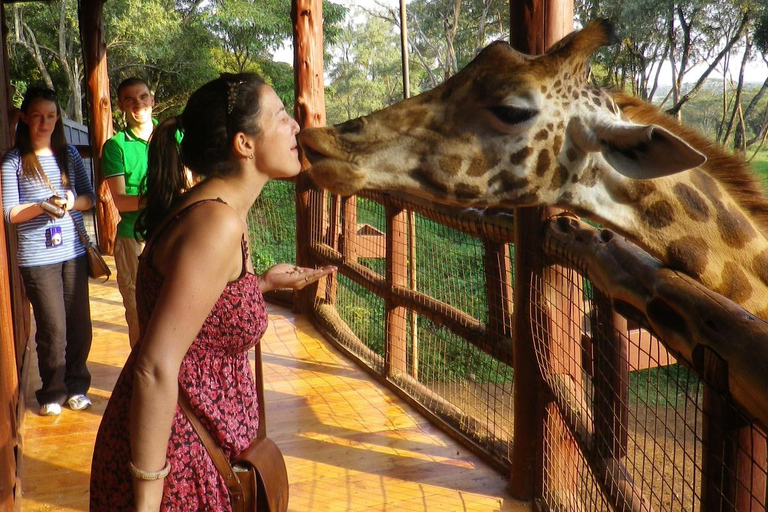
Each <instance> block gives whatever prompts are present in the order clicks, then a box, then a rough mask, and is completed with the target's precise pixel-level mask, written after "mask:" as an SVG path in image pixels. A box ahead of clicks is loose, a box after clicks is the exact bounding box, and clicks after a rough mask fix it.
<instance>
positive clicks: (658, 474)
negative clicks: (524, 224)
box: [531, 265, 766, 512]
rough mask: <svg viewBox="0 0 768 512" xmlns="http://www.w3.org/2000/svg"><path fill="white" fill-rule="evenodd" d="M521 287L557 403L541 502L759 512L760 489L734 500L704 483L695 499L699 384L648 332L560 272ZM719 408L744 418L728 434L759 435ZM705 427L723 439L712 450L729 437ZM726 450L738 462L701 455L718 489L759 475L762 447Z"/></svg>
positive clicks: (576, 277) (702, 417)
mask: <svg viewBox="0 0 768 512" xmlns="http://www.w3.org/2000/svg"><path fill="white" fill-rule="evenodd" d="M531 294H532V295H531V302H532V304H533V305H534V310H533V311H534V312H533V315H532V321H533V332H534V343H535V346H536V347H535V348H536V353H537V358H538V362H539V366H540V369H541V371H542V374H543V376H544V379H545V381H546V382H547V384H548V385H549V386H550V388H551V389H552V392H553V394H554V396H555V404H556V406H557V412H556V413H555V412H554V410H549V412H548V418H547V428H546V437H545V447H546V448H545V465H544V473H545V476H544V479H545V488H544V490H543V500H544V502H545V505H546V507H547V509H549V510H611V509H615V510H651V509H652V510H664V511H695V510H706V511H707V512H708V511H709V510H750V511H751V510H765V507H764V505H763V504H764V503H765V495H764V493H765V487H764V486H763V487H761V486H760V485H758V486H757V493H759V494H761V495H760V496H754V495H753V496H751V497H750V496H748V497H747V499H743V498H742V499H741V503H732V502H730V501H729V497H728V496H727V495H725V494H722V495H719V496H714V497H712V496H713V495H714V494H716V493H713V492H712V491H711V490H710V491H709V493H710V496H711V497H710V498H709V501H708V502H707V505H706V506H703V505H702V502H703V496H702V492H703V491H702V489H703V487H702V479H703V478H704V466H705V464H704V453H703V451H704V449H705V441H704V434H703V422H705V421H706V420H707V419H708V415H707V414H705V411H704V407H703V387H704V384H703V383H702V381H701V380H700V379H699V377H697V375H696V373H695V372H694V371H693V370H691V369H690V368H689V367H688V366H687V365H686V364H684V363H683V362H681V361H679V360H678V358H677V357H676V355H675V354H668V353H667V352H666V351H665V350H664V349H663V346H662V345H661V343H660V342H659V340H658V339H656V338H655V337H654V336H653V335H652V334H651V333H649V332H648V331H644V330H641V329H640V328H639V326H638V325H636V324H633V323H632V322H631V321H630V322H629V325H628V326H627V325H626V324H625V322H626V319H624V318H622V317H619V316H618V315H616V314H615V312H614V311H612V310H611V309H610V304H609V302H608V301H607V299H606V298H605V297H603V296H602V294H601V293H600V292H599V291H597V290H594V289H593V286H592V283H590V282H589V281H588V280H586V279H583V278H582V276H581V274H580V273H578V272H576V271H574V270H572V269H566V268H563V267H559V266H554V265H553V266H549V267H547V268H546V269H545V270H544V272H543V273H542V274H541V275H540V276H538V277H537V278H535V279H534V282H533V286H532V292H531ZM627 327H629V328H627ZM720 398H721V399H722V400H724V401H726V402H727V401H728V397H727V396H722V397H720ZM729 404H730V405H729V407H730V408H731V409H730V410H731V414H732V415H733V417H734V418H738V419H737V420H735V421H740V422H743V424H744V425H746V429H745V430H746V432H747V433H746V434H744V432H742V433H741V434H740V435H747V436H753V437H755V438H756V439H757V443H758V444H759V443H760V442H763V443H764V442H765V434H764V433H762V431H760V430H759V429H757V428H756V427H753V426H749V425H750V423H749V421H748V419H747V418H745V417H744V416H743V415H742V414H741V413H740V412H739V411H738V409H736V408H735V407H734V406H733V404H732V403H730V402H729ZM553 417H556V418H557V419H555V420H553ZM559 418H562V419H563V420H564V421H563V420H560V419H559ZM553 425H554V427H553ZM565 425H567V428H566V427H565ZM710 425H711V424H710ZM710 430H718V427H717V425H714V426H710ZM714 434H715V438H716V437H718V436H719V437H723V438H725V439H726V443H724V446H727V443H728V442H733V435H734V434H733V432H730V431H729V432H725V431H720V432H714ZM709 439H710V440H711V439H713V437H709ZM729 440H730V441H729ZM711 442H714V441H711ZM736 452H737V453H735V454H732V455H731V458H732V459H741V460H742V466H736V465H733V466H729V465H723V466H721V467H713V465H712V463H711V462H710V471H713V472H715V471H717V472H721V473H722V477H721V483H720V486H721V487H726V486H727V485H736V486H742V487H744V486H745V485H746V484H745V483H744V482H749V481H751V480H754V479H757V480H759V481H761V482H764V480H765V476H766V474H765V467H766V460H765V453H764V452H756V453H758V454H757V455H756V459H755V458H754V457H753V455H752V454H751V453H747V451H745V450H744V449H743V448H737V449H736ZM730 453H731V452H730V451H728V449H724V452H723V454H722V456H721V457H720V460H722V461H728V459H729V454H730ZM736 467H746V468H747V469H746V470H745V469H741V470H736V469H735V468H736ZM734 472H740V473H741V474H735V473H734ZM552 486H553V487H552ZM550 487H551V488H550ZM760 489H762V492H761V491H760ZM747 494H748V493H747ZM606 507H608V508H606Z"/></svg>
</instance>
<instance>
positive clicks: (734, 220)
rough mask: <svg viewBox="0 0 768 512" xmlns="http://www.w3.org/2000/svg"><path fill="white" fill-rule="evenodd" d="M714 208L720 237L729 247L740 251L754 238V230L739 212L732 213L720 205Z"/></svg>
mask: <svg viewBox="0 0 768 512" xmlns="http://www.w3.org/2000/svg"><path fill="white" fill-rule="evenodd" d="M715 208H716V210H717V229H718V231H719V232H720V237H721V238H722V239H723V241H724V242H725V243H726V244H727V245H728V246H729V247H733V248H735V249H740V248H742V247H744V246H745V245H746V244H747V242H749V241H750V240H752V239H753V238H754V237H755V235H756V233H755V230H754V228H753V227H752V226H751V225H750V224H749V221H748V220H747V219H746V217H744V215H742V214H741V213H740V212H736V213H732V212H730V211H728V210H727V209H726V208H725V207H724V206H722V203H720V204H718V205H717V206H716V207H715Z"/></svg>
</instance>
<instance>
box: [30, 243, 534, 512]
mask: <svg viewBox="0 0 768 512" xmlns="http://www.w3.org/2000/svg"><path fill="white" fill-rule="evenodd" d="M108 259H109V263H110V264H112V260H111V258H108ZM91 314H92V316H93V329H94V338H93V348H92V350H91V355H90V359H89V361H90V364H89V366H90V369H91V372H92V374H93V382H92V388H91V391H90V396H91V398H92V399H93V402H94V406H93V407H92V408H91V409H89V410H86V411H84V412H74V411H71V410H69V409H66V408H65V409H64V411H63V412H62V414H61V415H60V416H58V417H41V416H39V415H38V414H37V410H38V407H37V403H36V401H35V398H34V390H35V389H37V387H38V386H39V377H38V376H37V366H36V365H37V362H36V358H35V356H34V342H31V344H30V348H29V349H28V350H29V351H30V352H29V354H30V357H29V358H28V360H29V361H30V368H28V369H27V371H26V372H25V375H28V377H26V378H24V379H23V382H22V386H23V389H22V392H23V394H24V399H25V401H26V404H27V406H28V408H27V411H26V412H25V414H24V418H23V423H22V433H21V436H22V449H23V460H22V461H21V482H22V492H23V498H22V502H21V510H22V511H23V512H27V511H43V510H45V511H49V510H56V511H85V510H88V479H89V474H90V462H91V455H92V450H93V440H94V437H95V435H96V431H97V429H98V425H99V421H100V420H101V415H102V413H103V412H104V408H105V407H106V404H107V400H108V399H109V395H110V392H111V390H112V386H113V385H114V382H115V381H116V379H117V376H118V374H119V373H120V368H121V366H122V364H123V363H124V361H125V359H126V358H127V357H128V352H129V350H128V348H129V347H128V337H127V328H126V327H125V321H124V318H123V310H122V302H121V298H120V294H119V292H118V289H117V283H116V282H115V279H114V278H112V279H110V281H109V282H107V283H105V284H100V283H95V282H93V281H92V282H91ZM269 316H270V325H269V329H268V331H267V334H266V335H265V336H264V339H263V341H262V343H263V349H262V350H263V359H264V383H265V394H266V407H267V409H266V412H267V427H268V434H269V436H270V437H271V438H272V439H274V440H275V442H276V443H277V444H278V445H279V446H280V448H281V450H282V451H283V453H284V455H285V458H286V464H287V466H288V478H289V481H290V484H291V497H290V507H289V509H290V510H291V511H297V512H298V511H302V512H303V511H323V512H330V511H350V512H351V511H371V512H373V511H434V512H451V511H478V512H481V511H482V512H491V511H505V512H506V511H510V512H512V511H524V510H529V507H527V506H525V505H522V504H520V503H518V502H515V501H513V500H511V499H510V498H509V497H508V495H507V492H506V487H507V477H505V476H504V475H500V474H499V473H497V472H496V471H494V470H493V469H492V468H490V467H489V466H487V465H486V464H484V463H483V462H482V461H481V460H480V459H479V458H478V457H476V456H475V455H474V454H472V453H471V452H469V451H468V450H467V449H465V448H464V447H463V446H462V445H460V444H458V443H457V442H456V441H454V440H453V439H452V438H451V437H450V436H448V435H447V434H445V433H444V432H442V431H441V430H439V429H438V428H437V427H434V426H433V425H432V424H430V423H429V422H428V421H427V420H426V419H424V418H423V417H422V416H420V415H419V414H418V413H416V412H415V411H414V410H412V409H411V408H410V407H409V406H408V405H406V404H405V403H403V402H402V401H401V400H400V399H399V398H397V397H396V396H395V395H394V394H393V393H391V392H390V391H389V390H387V389H384V388H382V387H380V385H379V384H378V383H377V382H376V381H375V380H373V379H372V378H371V377H370V376H369V375H368V374H367V373H366V372H364V371H363V370H361V369H359V368H357V367H356V366H355V365H353V364H352V363H351V362H349V361H348V360H347V359H345V358H344V357H343V356H342V355H340V353H339V352H338V351H336V350H335V349H334V348H333V347H332V346H331V344H330V343H329V342H327V341H325V340H324V339H323V338H322V336H321V335H320V334H319V333H318V332H317V331H316V330H315V329H314V327H313V326H312V325H311V323H310V321H309V319H308V318H305V317H302V316H297V315H294V314H293V313H292V312H291V311H290V310H288V309H286V308H283V307H279V306H275V305H269Z"/></svg>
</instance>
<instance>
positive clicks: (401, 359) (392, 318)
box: [384, 204, 408, 377]
mask: <svg viewBox="0 0 768 512" xmlns="http://www.w3.org/2000/svg"><path fill="white" fill-rule="evenodd" d="M386 215H387V260H386V261H387V271H386V281H387V290H388V291H391V290H392V287H394V286H400V287H407V286H408V254H407V251H408V243H407V239H408V214H407V212H405V211H403V210H400V209H399V208H396V207H394V206H392V205H390V204H387V205H386ZM387 295H388V296H387V297H386V298H385V304H384V308H385V310H386V320H385V330H386V333H385V335H386V343H385V349H384V350H385V354H384V374H385V375H386V376H388V377H389V376H398V375H403V374H407V373H408V366H407V361H406V359H407V353H408V352H407V346H406V345H407V339H408V336H407V330H406V322H405V315H406V312H407V309H406V308H404V307H402V306H394V305H393V304H392V300H391V298H390V297H391V294H387Z"/></svg>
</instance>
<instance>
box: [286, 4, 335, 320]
mask: <svg viewBox="0 0 768 512" xmlns="http://www.w3.org/2000/svg"><path fill="white" fill-rule="evenodd" d="M291 21H292V22H293V72H294V79H295V88H296V89H295V94H296V112H295V116H296V121H297V122H298V123H299V126H300V127H301V129H304V128H309V127H313V126H324V125H325V89H324V87H325V85H324V82H323V4H322V0H292V2H291ZM301 158H302V169H303V170H306V169H308V168H309V163H308V162H307V160H306V159H305V158H304V156H303V154H302V155H301ZM325 196H326V193H325V192H320V191H317V190H315V188H314V187H313V185H312V182H311V180H310V179H309V177H308V176H306V174H304V173H302V174H300V175H299V176H298V177H297V178H296V260H297V263H298V264H299V265H303V266H308V267H312V266H314V264H315V262H314V261H313V260H312V258H311V256H310V253H309V250H308V246H309V244H308V242H309V241H310V240H320V239H321V237H322V229H323V226H322V225H316V226H310V224H309V219H311V218H315V219H322V218H323V211H324V208H325ZM317 293H318V285H317V284H314V285H312V286H307V287H306V288H304V289H303V290H301V291H300V292H298V293H297V294H296V298H295V300H294V309H295V310H296V311H297V312H300V313H306V312H308V311H310V309H311V308H312V304H313V303H314V300H315V297H316V294H317Z"/></svg>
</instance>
